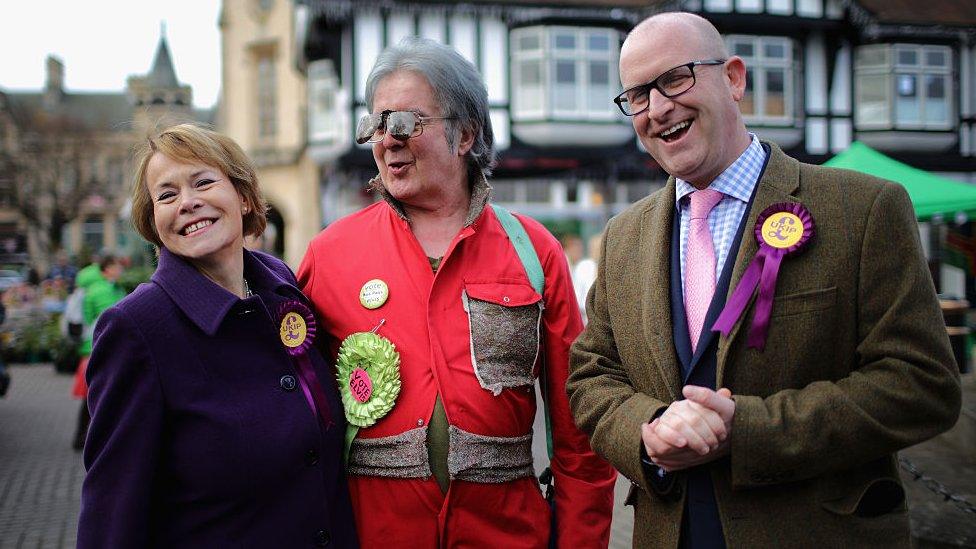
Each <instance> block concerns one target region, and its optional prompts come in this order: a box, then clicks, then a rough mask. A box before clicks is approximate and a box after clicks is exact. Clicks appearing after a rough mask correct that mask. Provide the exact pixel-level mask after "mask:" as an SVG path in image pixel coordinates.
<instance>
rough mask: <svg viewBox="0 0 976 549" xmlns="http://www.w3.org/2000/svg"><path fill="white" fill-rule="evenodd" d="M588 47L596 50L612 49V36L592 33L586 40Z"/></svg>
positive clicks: (605, 50) (606, 50)
mask: <svg viewBox="0 0 976 549" xmlns="http://www.w3.org/2000/svg"><path fill="white" fill-rule="evenodd" d="M586 47H587V49H589V50H590V51H594V52H608V51H610V36H608V35H607V34H604V33H602V32H601V33H591V34H590V35H589V36H588V37H587V40H586Z"/></svg>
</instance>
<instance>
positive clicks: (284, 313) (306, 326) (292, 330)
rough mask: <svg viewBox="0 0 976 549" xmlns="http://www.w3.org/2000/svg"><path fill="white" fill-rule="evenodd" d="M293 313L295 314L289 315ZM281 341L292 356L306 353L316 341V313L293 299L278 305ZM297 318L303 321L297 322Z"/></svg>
mask: <svg viewBox="0 0 976 549" xmlns="http://www.w3.org/2000/svg"><path fill="white" fill-rule="evenodd" d="M289 313H292V314H293V315H295V316H291V315H289ZM277 317H278V319H279V324H278V326H279V333H280V335H281V343H282V344H284V346H285V350H287V351H288V354H290V355H292V356H298V355H303V354H305V353H306V352H307V351H308V349H309V348H310V347H311V346H312V342H314V341H315V315H314V314H312V310H311V309H309V308H308V307H307V306H306V305H305V304H304V303H302V302H301V301H298V300H291V301H286V302H284V303H282V304H281V305H280V306H279V307H278V315H277ZM297 318H300V319H301V323H299V322H295V320H296V319H297Z"/></svg>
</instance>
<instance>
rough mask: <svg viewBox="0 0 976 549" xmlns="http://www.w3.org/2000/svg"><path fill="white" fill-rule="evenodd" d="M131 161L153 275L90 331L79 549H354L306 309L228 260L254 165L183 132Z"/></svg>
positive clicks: (254, 217)
mask: <svg viewBox="0 0 976 549" xmlns="http://www.w3.org/2000/svg"><path fill="white" fill-rule="evenodd" d="M136 161H137V166H138V167H137V171H136V177H135V181H134V185H133V194H132V221H133V225H134V226H135V228H136V230H137V231H138V232H139V234H140V235H142V237H143V238H145V239H146V240H147V241H149V242H152V243H153V244H155V245H156V246H157V247H158V250H159V266H158V267H157V269H156V272H155V273H154V274H153V275H152V279H151V281H150V282H148V283H146V284H141V285H140V286H139V287H138V288H136V290H135V291H134V292H133V293H131V294H129V295H128V296H127V297H126V298H125V299H123V300H122V301H120V302H119V303H118V304H116V305H115V306H114V307H111V308H109V309H108V310H107V311H105V312H104V313H102V317H101V318H100V320H99V322H98V327H97V328H96V330H95V339H94V347H93V349H92V354H91V360H90V361H89V363H88V385H89V391H88V403H89V406H90V408H91V412H92V419H91V426H90V428H89V434H88V440H87V442H86V445H85V467H86V469H87V471H88V474H87V476H86V477H85V481H84V484H83V486H82V494H81V516H80V517H79V523H78V547H79V548H80V549H96V548H99V549H100V548H104V547H113V548H116V547H118V548H129V547H131V548H142V547H231V546H233V547H241V546H249V547H309V546H320V547H324V546H329V547H338V548H343V549H348V548H355V547H358V543H357V540H356V531H355V528H354V527H353V518H352V512H351V508H350V504H349V492H348V489H347V487H346V481H345V475H344V474H343V466H342V441H343V434H344V432H345V421H344V419H343V415H342V410H341V407H340V404H339V397H338V394H337V393H336V387H335V384H334V381H333V377H332V374H331V372H330V371H329V368H328V364H327V363H326V362H325V360H324V359H323V358H322V356H321V355H320V354H319V353H318V351H317V349H316V346H315V345H314V341H315V332H316V330H315V327H314V326H315V319H314V317H313V315H312V313H311V310H310V308H309V307H310V304H309V303H308V300H307V299H306V298H305V296H303V295H302V293H301V292H300V291H299V290H298V288H297V287H296V281H295V278H294V275H293V274H292V272H291V270H289V268H288V267H287V266H286V265H285V264H284V263H282V262H281V261H280V260H278V259H275V258H274V257H272V256H270V255H268V254H264V253H261V252H252V251H249V250H245V249H244V236H245V235H248V234H260V233H261V231H262V230H263V229H264V226H265V224H266V223H267V220H266V217H265V212H266V209H267V206H266V203H265V201H264V199H263V197H262V195H261V191H260V188H259V186H258V180H257V176H256V174H255V169H254V165H253V164H252V162H251V161H250V159H248V157H247V156H246V155H245V154H244V151H243V150H241V148H240V146H238V145H237V143H235V142H234V141H233V140H231V139H230V138H228V137H226V136H224V135H222V134H219V133H217V132H214V131H211V130H209V129H206V128H202V127H200V126H196V125H192V124H181V125H177V126H173V127H171V128H167V129H165V130H163V131H162V132H160V133H158V134H155V135H153V136H152V137H150V138H149V139H148V140H147V142H146V143H145V144H144V145H143V147H141V149H140V150H139V151H138V152H137V156H136Z"/></svg>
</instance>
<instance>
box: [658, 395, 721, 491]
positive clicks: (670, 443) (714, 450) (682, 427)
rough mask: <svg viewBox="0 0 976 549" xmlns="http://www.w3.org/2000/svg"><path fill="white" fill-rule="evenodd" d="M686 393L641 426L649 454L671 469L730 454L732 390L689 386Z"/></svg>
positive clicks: (668, 469)
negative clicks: (681, 398) (714, 389)
mask: <svg viewBox="0 0 976 549" xmlns="http://www.w3.org/2000/svg"><path fill="white" fill-rule="evenodd" d="M682 394H684V396H685V400H678V401H675V402H672V403H671V405H670V406H668V408H667V409H666V410H665V411H664V413H663V414H661V415H660V416H659V417H657V418H656V419H655V420H654V421H652V422H650V423H645V424H643V425H641V440H642V441H643V443H644V450H645V451H647V456H648V457H649V458H650V459H651V461H653V462H654V464H655V465H657V466H658V467H660V468H662V469H664V470H665V471H668V472H670V471H678V470H681V469H687V468H689V467H694V466H696V465H701V464H702V463H708V462H710V461H713V460H715V459H718V458H720V457H722V456H724V455H726V454H728V453H729V447H730V437H731V435H732V416H733V415H734V414H735V401H734V400H732V392H731V391H729V390H728V389H719V390H718V391H713V390H711V389H708V388H706V387H698V386H694V385H686V386H685V387H684V388H683V389H682Z"/></svg>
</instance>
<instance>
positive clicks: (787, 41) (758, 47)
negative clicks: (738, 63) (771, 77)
mask: <svg viewBox="0 0 976 549" xmlns="http://www.w3.org/2000/svg"><path fill="white" fill-rule="evenodd" d="M725 43H726V45H727V46H728V48H729V53H730V54H733V55H736V53H735V46H736V45H738V44H749V45H751V46H752V55H751V56H746V55H739V57H741V58H742V60H743V61H744V62H745V64H746V69H747V70H749V71H751V72H752V78H753V81H752V93H753V106H754V109H755V112H754V113H753V114H745V113H743V115H742V119H743V120H744V121H745V123H746V124H748V125H753V126H793V125H794V122H795V118H796V113H797V111H798V110H799V108H798V105H797V102H798V100H797V96H796V90H797V77H798V75H799V63H798V62H797V61H796V59H795V53H796V51H797V50H796V47H795V45H794V43H793V39H791V38H788V37H785V36H754V35H745V34H731V35H728V36H726V37H725ZM768 45H774V46H780V47H782V48H783V53H784V55H783V57H781V58H780V57H766V46H768ZM773 70H778V71H779V70H781V71H783V114H782V115H771V114H766V103H767V101H768V97H767V90H766V80H767V74H768V72H770V71H773Z"/></svg>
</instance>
